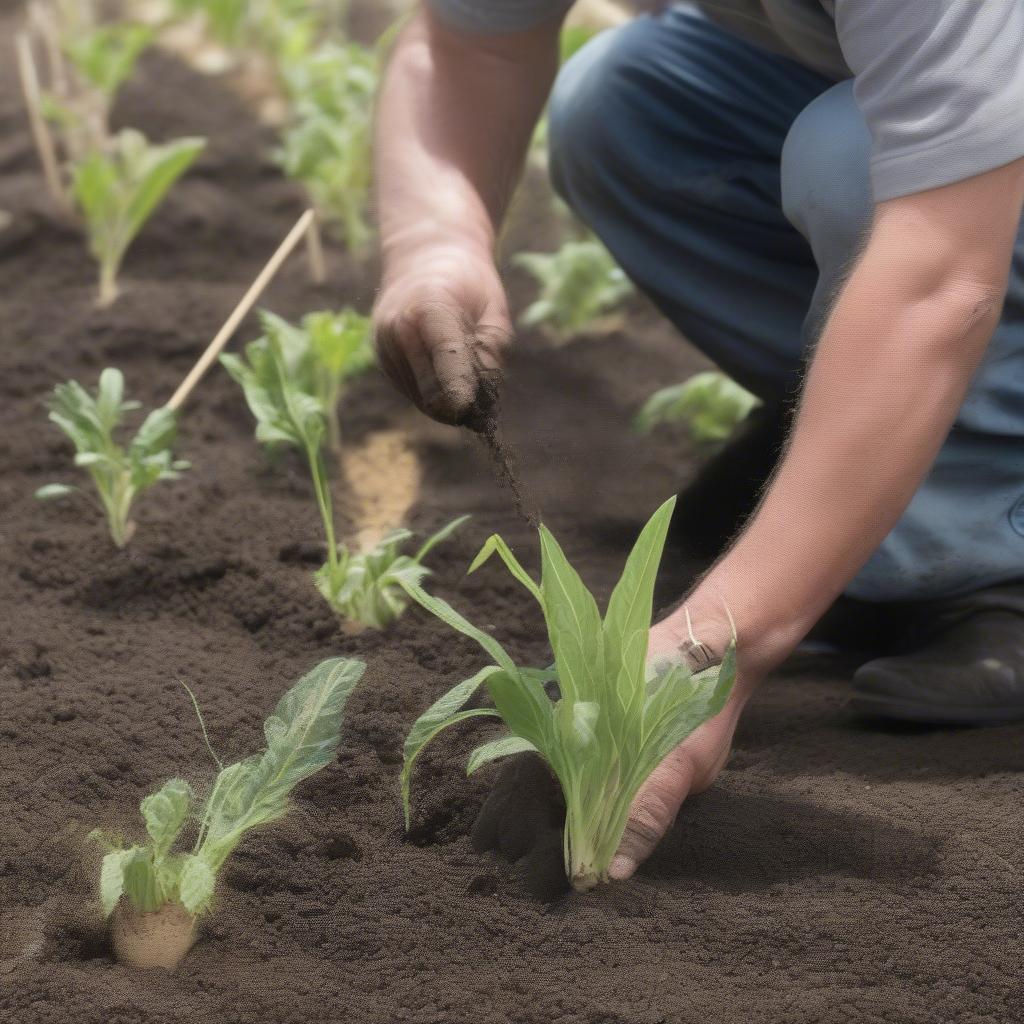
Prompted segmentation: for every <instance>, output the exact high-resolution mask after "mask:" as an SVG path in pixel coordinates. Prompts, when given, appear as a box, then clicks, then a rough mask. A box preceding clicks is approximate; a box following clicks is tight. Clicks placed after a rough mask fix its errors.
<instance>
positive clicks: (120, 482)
mask: <svg viewBox="0 0 1024 1024" xmlns="http://www.w3.org/2000/svg"><path fill="white" fill-rule="evenodd" d="M49 407H50V419H51V421H52V422H53V423H55V424H56V425H57V426H58V427H59V428H60V429H61V430H62V431H63V432H64V433H65V434H66V435H67V437H68V438H70V439H71V441H72V443H73V444H74V446H75V465H76V466H79V467H81V468H82V469H84V470H85V471H86V472H87V473H88V474H89V476H90V477H91V478H92V482H93V485H94V486H95V488H96V494H97V496H98V498H99V505H100V507H101V509H102V511H103V514H104V515H105V516H106V519H107V525H108V526H109V528H110V536H111V538H112V539H113V541H114V543H115V544H116V545H117V546H118V547H119V548H123V547H124V546H125V545H126V544H127V543H128V541H129V540H130V538H131V536H132V533H133V532H134V530H135V524H134V522H133V521H132V518H131V512H132V506H133V504H134V502H135V499H136V498H137V497H138V496H139V495H140V494H142V493H143V492H144V491H147V490H149V488H150V487H152V486H153V485H154V484H156V483H159V482H160V481H161V480H176V479H177V478H178V477H179V476H180V474H181V471H182V470H184V469H187V468H188V463H187V462H183V461H181V460H178V459H175V458H174V456H173V454H172V452H171V449H172V447H173V445H174V440H175V435H176V432H177V421H176V417H175V414H174V413H173V412H172V411H171V410H170V409H168V408H166V407H164V408H160V409H154V410H153V411H152V412H151V413H150V414H149V415H148V416H147V417H146V419H145V421H144V422H143V424H142V426H141V427H139V430H138V432H137V433H136V435H135V436H134V437H133V438H132V440H131V441H130V442H129V443H128V445H127V447H125V446H123V445H121V444H119V443H118V441H117V440H116V439H115V437H114V434H115V432H116V430H117V428H118V427H119V426H120V425H121V423H122V421H123V419H124V416H125V413H127V412H130V411H132V410H134V409H138V408H139V403H138V402H134V401H125V399H124V376H123V375H122V373H121V371H120V370H116V369H112V368H108V369H106V370H104V371H103V373H102V374H100V380H99V387H98V388H97V391H96V397H95V398H94V397H93V396H92V395H90V394H89V393H88V392H87V391H86V390H85V388H83V387H82V386H81V385H80V384H79V383H78V382H77V381H73V380H72V381H68V383H66V384H58V385H57V386H56V387H55V388H54V389H53V395H52V397H51V398H50V403H49ZM76 492H77V493H84V492H81V491H80V489H79V488H77V487H71V486H69V485H67V484H48V485H46V486H45V487H40V488H39V490H38V491H36V497H37V498H39V499H41V500H48V499H52V498H60V497H64V496H66V495H69V494H73V493H76Z"/></svg>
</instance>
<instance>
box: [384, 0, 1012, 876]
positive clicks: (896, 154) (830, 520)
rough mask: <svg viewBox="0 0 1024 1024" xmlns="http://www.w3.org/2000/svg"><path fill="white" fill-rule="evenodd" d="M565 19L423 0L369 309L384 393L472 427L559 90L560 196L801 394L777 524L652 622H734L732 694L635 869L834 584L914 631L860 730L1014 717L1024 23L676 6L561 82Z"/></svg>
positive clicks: (697, 649) (717, 640) (751, 366)
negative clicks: (501, 251) (512, 205)
mask: <svg viewBox="0 0 1024 1024" xmlns="http://www.w3.org/2000/svg"><path fill="white" fill-rule="evenodd" d="M568 6H570V5H569V3H568V2H567V0H518V2H517V0H428V2H426V3H424V4H423V5H422V6H421V7H420V8H419V10H418V12H417V13H416V14H415V16H414V17H413V18H412V20H411V22H410V23H409V24H408V25H407V27H406V28H405V30H404V31H403V32H402V34H401V36H400V38H399V40H398V42H397V45H396V46H395V49H394V52H393V55H392V57H391V60H390V65H389V67H388V70H387V74H386V78H385V81H384V84H383V90H382V94H381V96H380V100H379V110H378V123H377V153H378V155H377V169H376V171H377V183H378V184H377V188H378V205H379V217H380V231H381V242H382V255H383V276H382V283H381V287H380V292H379V295H378V300H377V303H376V307H375V314H374V315H375V324H376V340H377V346H378V351H379V355H380V360H381V363H382V365H383V367H384V369H385V370H386V372H387V373H388V374H389V375H390V376H391V377H392V378H393V380H394V381H395V383H396V384H397V385H398V386H399V387H400V388H401V389H402V390H404V391H405V393H406V394H408V396H409V397H410V398H411V399H412V400H413V401H414V402H416V404H417V405H419V406H420V408H421V409H423V410H424V411H425V412H427V413H429V414H430V415H431V416H434V417H436V418H437V419H440V420H442V421H445V422H449V423H452V422H461V421H463V420H465V419H466V418H467V417H468V416H470V415H471V414H472V412H473V409H474V406H475V403H476V402H477V399H478V395H479V394H481V393H484V392H487V393H489V390H488V389H489V388H491V387H493V382H494V380H495V378H496V375H498V374H499V373H500V366H501V360H502V355H503V353H504V351H505V349H506V347H507V345H508V343H509V339H510V338H511V329H510V321H509V312H508V307H507V304H506V298H505V294H504V291H503V288H502V284H501V280H500V277H499V274H498V271H497V269H496V267H495V262H494V255H493V250H494V244H495V236H496V233H497V231H498V230H499V227H500V225H501V222H502V217H503V215H504V213H505V210H506V207H507V205H508V201H509V196H510V194H511V192H512V190H513V187H514V185H515V182H516V178H517V174H518V172H519V170H520V166H521V164H522V161H523V156H524V152H525V150H526V147H527V144H528V141H529V139H530V136H531V132H532V129H533V126H534V124H535V122H536V120H537V118H538V115H539V114H540V112H541V110H542V108H543V106H544V104H545V102H546V101H547V99H548V95H549V90H550V88H551V86H552V83H554V89H553V92H552V94H551V97H550V111H549V117H550V158H551V161H550V162H551V172H552V177H553V181H554V184H555V186H556V188H557V189H558V191H559V192H560V193H561V195H562V196H563V197H564V198H565V199H566V201H567V202H568V203H569V204H570V205H571V207H572V208H573V209H574V210H575V212H576V213H577V214H578V215H579V216H580V217H581V218H582V219H583V220H584V221H585V222H586V223H588V224H589V225H590V226H591V227H592V228H593V230H594V231H595V232H596V233H597V234H598V235H599V236H600V238H601V239H602V240H603V241H604V242H605V243H606V245H607V246H608V247H609V249H610V250H611V252H612V253H613V254H614V256H615V257H616V259H617V260H618V261H619V263H620V264H621V265H622V267H623V268H624V269H625V271H626V272H627V273H628V274H629V276H630V277H631V278H632V280H633V281H634V282H635V283H636V284H637V285H638V286H639V287H640V288H641V289H642V290H643V291H644V292H646V294H647V295H649V296H650V297H651V298H652V299H653V300H654V302H655V303H656V304H657V305H658V306H659V307H660V309H661V310H662V311H663V312H664V314H665V315H666V316H667V317H669V318H670V319H671V320H672V322H673V323H674V324H676V325H677V326H678V327H679V329H680V330H681V331H682V332H683V333H684V334H685V335H686V337H687V338H689V339H690V340H691V341H692V342H693V343H694V344H696V345H697V346H698V347H699V348H700V349H702V350H703V351H704V352H705V353H706V354H707V355H708V356H710V357H711V359H713V360H714V361H715V362H716V363H717V364H718V365H719V366H721V367H722V368H723V369H724V370H725V371H726V372H728V373H729V374H730V375H731V376H733V377H734V378H735V379H736V380H737V381H739V382H740V383H741V384H743V385H745V386H746V387H747V388H749V389H751V390H752V391H754V392H755V393H756V394H757V395H759V396H760V397H761V398H762V399H763V400H764V402H765V404H766V407H774V408H778V409H785V408H786V407H787V404H791V400H792V399H796V401H795V411H794V412H793V415H792V427H791V429H790V430H789V432H788V437H787V438H786V441H785V445H784V447H783V449H782V452H781V455H780V456H779V458H778V461H777V465H776V466H775V469H774V471H773V473H772V474H771V477H770V479H769V480H768V482H767V483H766V485H765V487H764V489H763V492H762V494H761V495H760V499H759V502H758V503H757V505H756V509H755V510H754V511H753V513H752V514H751V515H750V516H749V518H748V519H747V521H746V523H745V525H744V527H743V529H742V530H741V531H740V532H739V534H738V535H737V536H736V537H735V539H734V540H733V541H732V543H730V544H729V545H728V547H727V549H726V550H725V551H724V553H723V554H721V556H720V557H719V558H718V559H717V561H715V562H714V564H713V566H712V568H711V569H710V570H709V571H708V572H707V574H706V575H705V576H704V577H703V578H702V579H701V580H700V581H699V582H698V584H697V585H696V586H695V588H694V589H693V591H692V592H691V593H690V594H689V595H688V597H687V598H686V600H685V602H684V604H683V605H682V606H681V607H680V608H679V609H678V610H677V611H675V612H673V613H671V614H670V615H669V616H668V617H667V618H665V619H663V620H662V621H660V622H658V623H656V624H655V625H654V626H653V628H652V632H651V651H652V657H662V656H675V657H687V658H688V659H689V660H690V662H691V664H696V663H705V662H701V661H700V660H699V658H698V655H700V656H703V657H705V658H707V659H708V660H709V661H713V660H714V658H716V657H720V656H721V654H722V652H723V650H724V648H725V646H726V644H727V643H728V641H729V639H730V637H731V635H732V632H731V630H732V626H731V625H730V623H729V617H728V614H727V613H726V611H725V609H728V610H729V611H730V612H731V616H732V619H733V620H734V621H735V629H736V637H737V644H738V651H739V652H740V679H739V681H738V683H737V685H736V688H735V691H734V694H733V696H732V698H731V700H730V702H729V705H728V706H727V708H726V710H725V711H723V712H722V713H721V714H720V715H718V716H717V717H716V718H714V719H712V720H711V721H710V722H709V723H707V724H705V725H704V726H703V727H702V728H701V729H699V730H698V731H697V732H696V733H694V734H693V735H692V736H691V737H690V738H689V739H688V740H687V741H686V742H685V743H683V744H682V745H681V746H680V747H679V748H678V749H677V750H676V751H675V752H674V753H673V754H672V755H670V756H669V757H668V758H667V759H666V761H665V762H664V763H663V764H662V765H661V767H660V768H659V769H657V771H656V772H655V773H654V774H653V775H652V776H651V778H650V779H649V780H648V782H647V784H646V785H645V787H644V789H643V790H642V791H641V793H640V794H639V796H638V798H637V800H636V802H635V804H634V807H633V812H632V816H631V820H630V825H629V827H628V829H627V832H626V836H625V838H624V840H623V845H622V847H621V849H620V851H619V855H618V856H617V858H616V860H615V863H614V865H613V868H612V875H613V876H614V877H620V878H621V877H627V876H629V875H630V874H631V873H632V872H633V871H634V870H635V868H636V867H637V865H638V864H639V863H640V862H641V861H642V860H643V859H644V858H645V857H646V856H647V854H648V853H649V852H650V851H651V850H652V849H653V847H654V845H655V844H656V842H657V841H658V839H659V838H660V837H661V836H662V835H663V833H664V832H665V830H666V828H667V827H668V826H669V825H670V824H671V822H672V820H673V819H674V817H675V815H676V812H677V811H678V809H679V807H680V805H681V803H682V801H683V800H684V799H685V798H686V797H687V796H688V795H689V794H691V793H696V792H699V791H701V790H702V789H704V788H705V787H707V786H708V785H709V784H710V783H711V782H712V780H713V779H714V778H715V776H716V775H717V774H718V772H719V770H720V769H721V767H722V766H723V764H724V762H725V760H726V758H727V756H728V753H729V748H730V743H731V739H732V735H733V731H734V729H735V726H736V722H737V719H738V717H739V715H740V713H741V711H742V709H743V707H744V705H745V704H746V702H747V701H748V700H749V698H750V695H751V693H752V692H753V691H754V689H755V688H756V686H757V684H758V682H759V681H760V680H761V679H762V678H763V677H764V676H765V674H766V673H767V672H768V671H770V670H771V669H772V668H773V667H775V666H777V665H778V664H779V663H780V662H781V661H782V660H783V659H784V658H785V657H786V656H787V655H788V654H790V653H791V652H792V651H793V650H794V648H795V647H796V646H797V645H798V644H799V643H800V642H801V640H802V638H804V637H805V636H806V634H807V633H808V631H809V630H811V628H812V626H813V625H814V624H815V623H816V621H817V620H819V619H820V618H821V617H822V616H823V614H824V613H825V612H826V610H827V609H829V608H830V606H832V605H833V603H834V602H835V601H836V600H837V598H839V596H840V595H842V594H844V593H845V594H846V595H847V596H848V598H850V599H852V600H854V601H856V602H859V603H860V604H861V605H866V606H871V607H872V608H874V609H881V610H882V611H883V613H885V612H888V611H891V613H892V615H891V618H892V620H893V621H897V622H899V623H900V630H899V632H900V634H901V635H900V636H899V637H898V638H897V640H898V642H895V643H894V645H893V646H892V647H891V648H888V649H887V651H888V653H885V654H884V656H880V657H873V658H871V659H870V660H868V661H867V662H866V663H865V664H863V666H862V667H861V668H859V669H858V671H857V673H856V675H855V676H854V681H853V700H854V702H855V705H856V706H857V707H859V708H860V709H861V710H862V711H867V712H871V713H876V714H883V715H889V716H891V717H894V718H906V719H913V720H917V721H925V722H939V723H969V724H985V723H994V722H1006V721H1010V720H1015V719H1024V231H1022V230H1021V214H1022V206H1024V5H1022V4H1021V3H1020V0H985V2H984V3H979V2H978V0H902V2H899V3H894V2H893V0H718V2H717V3H715V4H713V5H712V4H710V3H709V4H698V5H692V4H675V5H673V6H671V7H668V8H667V9H663V10H662V11H660V12H658V13H653V14H647V15H644V16H641V17H638V18H636V19H633V20H631V21H629V22H628V23H627V24H625V25H623V26H622V27H619V28H616V29H614V30H611V31H607V32H604V33H602V34H600V35H598V36H597V37H596V38H595V39H594V40H592V41H591V42H590V43H589V44H587V45H586V46H585V47H584V48H583V49H582V50H581V51H580V52H579V53H578V54H577V55H576V56H575V57H574V58H572V59H571V60H570V61H569V62H568V63H567V64H566V66H565V67H564V68H563V69H562V70H561V72H560V73H559V74H558V77H557V81H555V76H556V71H557V61H558V56H557V55H558V36H559V31H560V25H561V22H562V19H563V17H564V15H565V14H566V10H567V8H568ZM488 382H489V383H488ZM485 385H486V386H485ZM769 433H770V432H769ZM705 507H706V506H705ZM709 514H710V513H709ZM883 617H886V616H885V615H884V614H883ZM688 624H692V626H693V633H692V634H691V631H690V628H689V625H688ZM694 640H698V641H699V642H700V644H699V646H698V645H695V644H694Z"/></svg>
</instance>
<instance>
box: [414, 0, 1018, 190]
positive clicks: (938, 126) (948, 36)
mask: <svg viewBox="0 0 1024 1024" xmlns="http://www.w3.org/2000/svg"><path fill="white" fill-rule="evenodd" d="M428 2H429V3H430V4H431V6H432V8H433V9H434V10H435V11H436V12H437V13H438V15H439V16H440V17H441V18H442V19H444V20H445V21H447V22H448V23H449V24H451V25H453V26H455V27H456V28H460V29H464V30H466V31H469V32H513V31H516V30H520V29H526V28H531V27H533V26H535V25H539V24H541V23H542V22H544V21H546V20H548V19H552V18H556V17H559V16H560V15H562V14H564V13H565V11H566V10H568V8H569V7H571V6H572V0H428ZM700 6H701V7H703V8H704V9H705V11H707V13H708V14H709V15H710V16H711V17H713V18H714V19H715V20H716V21H718V22H720V23H722V24H724V25H726V26H728V27H729V28H731V29H734V30H735V31H736V32H738V33H740V34H743V35H745V36H747V37H749V38H750V39H752V40H754V41H756V42H759V43H761V44H762V45H764V46H768V47H770V48H771V49H773V50H776V51H778V52H781V53H785V54H787V55H789V56H791V57H793V58H795V59H796V60H798V61H800V62H801V63H802V64H805V65H807V66H808V67H811V68H814V69H815V70H816V71H819V72H821V73H822V74H824V75H826V76H828V77H831V78H834V79H835V80H837V81H838V80H840V79H844V78H849V77H851V76H852V77H853V79H854V94H855V96H856V98H857V103H858V104H859V106H860V108H861V110H862V111H863V113H864V116H865V118H866V120H867V123H868V127H869V128H870V130H871V137H872V155H871V180H872V187H873V190H874V196H875V199H876V200H877V201H881V200H883V199H893V198H895V197H897V196H903V195H909V194H911V193H914V192H921V191H924V190H925V189H929V188H937V187H939V186H940V185H949V184H952V183H953V182H956V181H962V180H963V179H965V178H970V177H972V176H974V175H975V174H981V173H983V172H984V171H990V170H992V169H993V168H996V167H1001V166H1003V165H1004V164H1007V163H1010V162H1011V161H1012V160H1016V159H1018V158H1020V157H1024V0H705V2H702V3H701V4H700Z"/></svg>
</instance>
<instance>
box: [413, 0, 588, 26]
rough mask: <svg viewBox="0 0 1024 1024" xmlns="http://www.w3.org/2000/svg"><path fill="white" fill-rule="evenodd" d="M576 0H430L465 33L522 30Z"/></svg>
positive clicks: (439, 13) (447, 20)
mask: <svg viewBox="0 0 1024 1024" xmlns="http://www.w3.org/2000/svg"><path fill="white" fill-rule="evenodd" d="M573 2H574V0H427V3H428V6H429V7H430V9H431V10H432V11H433V12H434V13H435V14H436V15H437V16H438V17H439V18H440V19H441V20H442V21H443V22H445V23H446V24H448V25H451V26H452V27H454V28H457V29H461V30H463V31H465V32H495V33H497V32H522V31H524V30H526V29H529V28H534V27H535V26H537V25H541V24H543V23H544V22H545V21H550V20H551V19H553V18H556V17H558V16H559V15H560V14H564V13H565V12H566V11H567V10H569V8H570V7H572V5H573Z"/></svg>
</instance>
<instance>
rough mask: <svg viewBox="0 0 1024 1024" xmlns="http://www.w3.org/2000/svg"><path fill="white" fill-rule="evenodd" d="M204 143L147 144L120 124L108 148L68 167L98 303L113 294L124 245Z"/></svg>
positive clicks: (109, 300)
mask: <svg viewBox="0 0 1024 1024" xmlns="http://www.w3.org/2000/svg"><path fill="white" fill-rule="evenodd" d="M205 145H206V141H205V140H204V139H198V138H185V139H175V140H173V141H171V142H166V143H162V144H159V145H157V144H152V143H150V142H148V141H147V140H146V138H145V136H144V135H142V134H141V133H140V132H137V131H135V130H134V129H131V128H125V129H123V130H122V131H121V132H119V133H118V134H117V135H116V136H115V137H114V138H113V140H112V141H111V146H110V152H109V153H108V152H101V151H100V150H98V149H94V150H91V151H90V152H89V153H88V154H87V155H85V156H84V157H83V158H82V159H81V160H80V161H78V162H76V163H75V164H74V166H73V167H72V170H71V179H72V194H73V195H74V198H75V201H76V203H77V204H78V206H79V208H80V210H81V212H82V216H83V217H84V218H85V223H86V227H87V229H88V232H89V244H90V248H91V250H92V254H93V256H95V257H96V260H97V262H98V263H99V266H100V290H99V299H98V302H99V305H101V306H107V305H110V303H112V302H113V301H114V299H116V298H117V277H118V273H119V271H120V269H121V264H122V262H123V260H124V256H125V253H126V252H127V250H128V246H129V245H131V243H132V241H134V239H135V237H136V235H138V233H139V232H140V231H141V230H142V227H143V225H144V224H145V223H146V221H147V220H148V219H149V217H150V215H151V214H152V213H153V211H154V210H155V209H156V207H157V206H158V205H159V204H160V202H161V201H162V200H163V198H164V196H165V195H166V194H167V192H168V190H169V189H170V187H171V186H172V185H173V184H174V183H175V182H176V181H177V180H178V178H180V177H181V176H182V175H183V174H184V173H185V171H186V170H188V168H189V167H190V166H191V165H192V163H193V161H194V160H195V159H196V157H197V156H198V155H199V153H200V151H201V150H202V148H203V147H204V146H205Z"/></svg>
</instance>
